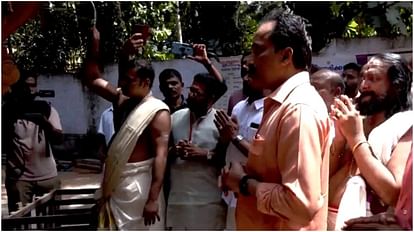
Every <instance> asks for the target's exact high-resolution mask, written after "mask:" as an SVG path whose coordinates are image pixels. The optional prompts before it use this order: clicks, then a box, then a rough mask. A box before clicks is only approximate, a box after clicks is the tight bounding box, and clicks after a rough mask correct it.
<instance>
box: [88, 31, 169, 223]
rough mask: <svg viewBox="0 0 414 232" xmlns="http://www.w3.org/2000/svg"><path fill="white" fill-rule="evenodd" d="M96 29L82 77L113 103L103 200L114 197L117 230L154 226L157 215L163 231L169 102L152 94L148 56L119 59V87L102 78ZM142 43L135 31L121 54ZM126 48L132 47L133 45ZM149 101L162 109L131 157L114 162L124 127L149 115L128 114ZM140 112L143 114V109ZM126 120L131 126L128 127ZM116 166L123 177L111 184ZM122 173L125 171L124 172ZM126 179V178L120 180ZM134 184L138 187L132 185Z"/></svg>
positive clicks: (134, 48) (111, 207) (111, 204)
mask: <svg viewBox="0 0 414 232" xmlns="http://www.w3.org/2000/svg"><path fill="white" fill-rule="evenodd" d="M92 30H93V37H92V41H91V47H90V50H89V53H88V57H87V61H86V73H85V75H84V77H83V78H84V81H85V82H86V84H87V86H88V87H89V88H90V89H91V90H93V91H95V92H96V93H97V94H99V95H100V96H101V97H103V98H105V99H106V100H108V101H110V102H112V104H113V107H114V127H115V135H114V138H113V141H112V143H111V145H110V148H109V154H108V158H107V160H106V168H105V169H106V170H105V175H104V181H103V185H104V186H103V197H104V198H103V200H104V202H105V201H107V202H110V209H111V212H110V214H111V213H112V214H113V216H114V218H115V222H116V226H117V227H118V229H120V230H145V229H149V227H146V225H152V224H154V223H156V219H158V220H159V221H160V223H158V224H161V225H159V227H156V228H157V229H158V230H162V229H164V225H163V214H164V213H163V212H164V210H163V205H159V204H163V201H159V197H162V194H160V192H161V189H162V183H163V178H164V172H165V165H166V161H167V150H168V139H169V134H170V130H171V119H170V114H169V111H168V106H167V105H165V104H164V103H163V102H162V101H160V100H158V99H155V98H153V97H152V96H151V94H150V90H151V86H152V84H153V80H154V70H153V69H152V68H151V66H150V65H148V64H147V63H146V62H145V61H138V60H136V59H120V60H121V61H122V62H126V63H123V64H122V68H121V70H119V73H120V76H119V82H118V83H119V87H120V88H119V89H117V88H115V87H114V86H112V85H111V84H110V83H109V82H108V81H106V80H105V79H103V78H102V74H101V72H100V69H99V65H98V62H97V60H98V58H99V37H100V36H99V32H98V30H97V29H96V28H93V29H92ZM143 42H144V41H143V39H142V35H141V34H140V33H135V34H134V35H132V37H130V39H129V40H128V41H127V42H126V44H125V46H124V50H123V54H121V55H123V56H128V55H129V54H132V53H133V52H134V51H133V50H136V49H137V48H139V47H142V46H143ZM125 48H133V49H129V50H128V49H125ZM131 50H132V51H131ZM125 52H126V53H125ZM127 53H128V54H127ZM149 101H151V104H150V105H154V107H156V106H155V105H157V106H159V109H158V108H157V109H156V110H153V111H155V113H154V116H153V118H152V119H150V120H149V123H148V124H147V125H143V126H142V127H143V131H142V134H141V135H140V136H139V137H138V140H137V142H136V144H135V147H134V148H133V149H132V152H131V153H130V156H129V157H126V158H125V159H128V161H127V163H126V164H125V166H121V165H119V163H118V164H116V163H115V164H112V163H111V161H108V160H110V159H111V151H112V150H115V151H116V148H118V149H121V150H122V149H123V147H122V146H121V144H122V145H123V143H125V140H123V139H117V137H120V138H121V137H122V136H123V134H121V133H120V132H123V130H122V129H124V127H127V126H129V122H130V121H134V120H135V121H138V120H139V121H143V120H146V118H145V117H147V116H146V115H144V116H143V118H135V117H133V118H132V117H131V118H128V116H129V115H130V113H131V112H132V113H134V112H135V111H134V109H135V108H136V107H143V106H144V104H145V103H147V102H149ZM147 105H148V104H147ZM147 108H148V107H147ZM149 108H151V107H149ZM140 111H141V114H142V110H141V108H140ZM132 113H131V114H132ZM134 116H135V114H134ZM125 124H128V125H127V126H125ZM112 148H114V149H112ZM111 149H112V150H111ZM122 155H123V152H119V153H118V154H116V155H115V158H114V159H118V158H119V157H120V156H122ZM127 155H128V154H127ZM117 156H119V157H117ZM119 159H121V158H119ZM120 163H122V162H120ZM119 166H121V167H119ZM111 168H113V169H117V168H118V170H117V171H118V179H117V180H115V181H114V183H113V184H112V186H111V184H108V182H111V181H112V180H113V179H114V178H113V177H112V176H111V175H112V174H113V173H112V174H108V173H110V172H111V170H110V169H111ZM119 169H122V170H119ZM151 170H152V173H151ZM115 172H116V171H115ZM119 172H123V173H122V176H121V174H119ZM128 172H135V174H134V176H128V175H130V174H128ZM136 173H138V175H141V176H139V178H141V179H139V178H137V176H136ZM142 175H144V176H142ZM115 176H116V175H115ZM121 178H122V181H118V180H119V179H121ZM115 179H116V178H115ZM108 185H109V186H108ZM131 186H136V187H135V188H131ZM140 195H142V196H140ZM106 198H110V199H106ZM160 216H161V217H160ZM160 219H161V220H160ZM156 224H157V223H156Z"/></svg>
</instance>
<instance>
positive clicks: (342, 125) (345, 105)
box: [330, 95, 365, 144]
mask: <svg viewBox="0 0 414 232" xmlns="http://www.w3.org/2000/svg"><path fill="white" fill-rule="evenodd" d="M330 115H331V117H332V118H333V119H334V120H335V124H336V126H337V127H338V128H339V130H340V132H342V134H343V136H344V137H345V138H346V140H347V141H348V144H349V142H350V141H352V140H356V141H357V140H363V139H365V135H364V127H363V122H362V117H361V116H360V115H359V111H358V110H356V108H355V105H354V104H353V103H352V101H351V99H349V97H347V96H345V95H341V96H340V97H339V98H335V100H334V105H333V106H332V107H331V113H330Z"/></svg>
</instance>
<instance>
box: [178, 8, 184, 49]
mask: <svg viewBox="0 0 414 232" xmlns="http://www.w3.org/2000/svg"><path fill="white" fill-rule="evenodd" d="M177 36H178V41H179V42H180V43H182V42H183V33H182V31H181V21H180V1H177Z"/></svg>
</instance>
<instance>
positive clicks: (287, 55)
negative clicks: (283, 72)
mask: <svg viewBox="0 0 414 232" xmlns="http://www.w3.org/2000/svg"><path fill="white" fill-rule="evenodd" d="M281 55H282V62H283V63H286V62H290V63H291V62H292V59H293V49H292V48H291V47H287V48H284V49H283V50H282V54H281Z"/></svg>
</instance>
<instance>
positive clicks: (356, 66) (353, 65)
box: [343, 63, 361, 74]
mask: <svg viewBox="0 0 414 232" xmlns="http://www.w3.org/2000/svg"><path fill="white" fill-rule="evenodd" d="M347 69H352V70H355V71H357V72H358V74H359V72H361V65H359V64H356V63H348V64H346V65H344V68H343V70H347Z"/></svg>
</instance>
